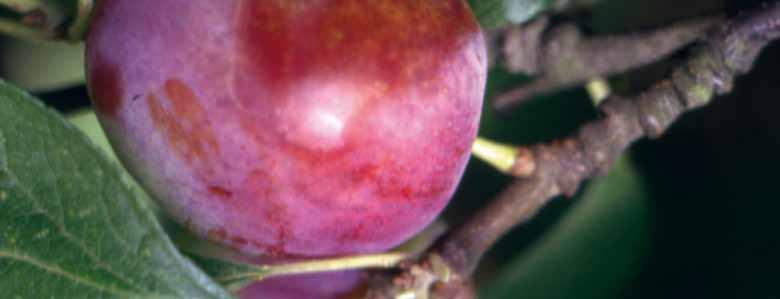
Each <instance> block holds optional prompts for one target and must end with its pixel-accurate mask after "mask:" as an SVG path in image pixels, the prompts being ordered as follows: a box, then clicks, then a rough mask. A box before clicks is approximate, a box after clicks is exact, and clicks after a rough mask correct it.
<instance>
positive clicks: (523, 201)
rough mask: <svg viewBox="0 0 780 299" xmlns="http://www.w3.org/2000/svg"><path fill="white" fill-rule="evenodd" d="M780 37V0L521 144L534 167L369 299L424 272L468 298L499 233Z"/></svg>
mask: <svg viewBox="0 0 780 299" xmlns="http://www.w3.org/2000/svg"><path fill="white" fill-rule="evenodd" d="M778 38H780V4H778V3H776V4H772V5H768V6H764V7H762V9H760V10H758V11H754V12H752V13H749V14H746V15H744V16H742V17H740V18H737V19H734V20H731V21H728V22H724V23H723V24H722V25H721V26H719V27H718V28H717V30H714V31H713V32H712V33H711V34H710V35H709V37H708V39H706V41H705V42H704V43H702V44H701V45H700V46H699V47H698V48H697V49H696V50H695V51H694V52H693V54H692V55H691V56H690V57H689V58H688V60H687V61H686V63H684V64H683V65H681V66H679V67H677V68H676V69H675V70H674V72H673V73H672V75H671V76H670V78H668V79H666V80H664V81H661V82H659V83H657V84H655V85H654V86H653V87H651V88H650V89H649V90H647V91H646V92H644V93H643V94H641V95H638V96H636V97H634V98H620V97H612V98H610V99H608V100H607V101H605V102H604V103H603V104H602V105H601V110H602V111H603V112H604V117H603V118H601V119H599V120H597V121H594V122H592V123H589V124H586V125H585V126H584V127H582V128H581V129H580V130H579V131H578V132H577V133H576V134H575V135H574V136H572V137H570V138H566V139H564V140H560V141H555V142H551V143H546V144H538V145H531V146H527V147H523V149H524V150H523V151H522V152H525V153H524V155H526V157H525V158H524V160H525V161H526V162H529V163H533V165H534V167H533V168H532V171H530V172H528V173H526V174H527V176H526V177H524V178H519V179H518V180H516V181H515V182H514V183H512V184H511V185H510V186H509V187H508V188H507V189H506V190H505V191H504V192H503V193H501V194H500V195H499V196H498V197H497V198H496V199H495V200H494V201H493V202H491V203H490V204H489V205H488V206H487V207H485V208H484V209H483V210H481V211H479V212H478V213H477V214H475V215H474V216H473V217H472V218H471V219H470V220H469V221H467V222H466V223H464V224H463V225H461V226H460V227H459V228H458V229H456V230H454V231H452V232H451V233H449V234H448V235H445V236H444V238H442V239H441V240H440V241H439V242H438V243H437V245H436V246H434V247H433V248H432V249H431V250H430V251H429V253H428V254H427V256H425V257H424V258H423V259H422V260H421V261H420V262H419V263H417V264H416V265H413V266H411V267H409V268H408V270H406V271H404V272H403V273H401V274H400V275H398V276H395V277H394V279H385V280H382V282H381V283H378V284H377V285H375V286H373V287H372V289H371V291H370V292H369V298H396V297H397V296H398V295H399V294H404V293H408V292H409V288H411V287H418V288H419V287H420V284H416V283H415V281H420V279H421V277H427V279H428V280H430V279H431V278H430V277H431V276H434V277H436V278H437V280H436V281H437V282H438V283H428V284H427V285H423V287H426V288H428V289H425V290H424V291H425V292H427V291H431V292H432V294H433V295H434V298H451V297H456V296H460V295H463V296H465V297H464V298H468V296H467V295H468V294H470V292H469V291H468V290H469V287H468V281H469V276H470V275H471V273H472V272H473V271H474V268H475V267H476V265H477V264H478V262H479V260H480V259H481V257H482V255H483V254H484V253H485V252H486V251H487V250H488V249H489V248H490V247H491V246H493V244H494V243H495V242H496V241H497V240H498V239H499V238H500V237H501V236H503V235H504V234H505V233H507V232H508V231H509V230H510V229H512V228H513V227H515V226H517V225H519V224H522V223H524V222H526V221H527V220H528V219H530V218H531V217H533V215H535V214H536V212H537V211H538V210H539V209H540V208H541V207H542V206H544V205H545V204H546V203H547V202H549V201H550V200H551V199H552V198H554V197H556V196H558V195H562V194H565V195H571V194H573V193H574V192H576V190H577V189H578V188H579V185H580V184H581V183H582V182H583V181H584V180H586V179H588V178H592V177H595V176H598V175H601V174H603V173H604V172H606V171H607V169H609V168H610V167H611V165H612V164H613V162H614V161H615V159H616V158H617V157H618V156H619V155H620V154H621V153H622V152H624V151H625V150H626V149H627V148H628V147H629V146H630V145H631V144H632V143H633V142H635V141H636V140H638V139H640V138H643V137H658V136H660V135H661V134H662V133H663V132H664V131H665V130H666V129H667V128H668V127H669V126H670V125H671V124H672V123H673V122H674V121H675V120H676V119H677V118H678V117H679V116H680V115H682V114H683V113H685V112H688V111H691V110H694V109H696V108H699V107H701V106H704V105H706V104H708V103H709V102H710V101H711V100H712V99H713V98H714V97H715V96H717V95H721V94H724V93H728V92H729V91H731V88H732V84H733V81H734V77H735V76H737V75H740V74H744V73H746V72H747V71H748V70H750V68H751V67H752V65H753V63H754V61H755V60H756V58H757V56H758V54H759V53H760V52H761V50H762V49H763V48H764V47H766V46H767V45H768V44H769V42H771V41H773V40H775V39H778ZM528 153H530V155H531V156H530V157H528V156H527V155H528ZM518 161H520V160H518ZM526 166H527V165H526ZM520 167H522V166H520ZM442 265H444V266H446V270H442ZM434 269H435V270H434ZM452 290H460V293H456V294H453V293H452ZM416 292H421V291H420V290H416ZM445 292H446V293H445ZM445 294H446V295H445ZM458 294H460V295H458ZM445 296H450V297H445Z"/></svg>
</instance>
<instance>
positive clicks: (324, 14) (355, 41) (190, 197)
mask: <svg viewBox="0 0 780 299" xmlns="http://www.w3.org/2000/svg"><path fill="white" fill-rule="evenodd" d="M486 72H487V62H486V50H485V44H484V40H483V36H482V32H481V29H480V27H479V25H478V23H477V22H476V20H475V18H474V16H473V15H472V12H471V11H470V9H469V7H468V4H467V3H466V2H465V1H464V0H423V1H421V0H372V1H366V0H267V1H240V0H219V1H214V0H112V1H98V3H97V6H96V8H95V14H94V20H93V24H92V28H91V31H90V32H89V34H88V37H87V78H88V84H89V89H90V93H91V97H92V100H93V103H94V107H95V110H96V112H97V114H98V116H99V119H100V121H101V124H102V126H103V127H104V129H105V131H106V132H107V135H108V136H109V139H110V141H111V143H112V145H113V146H114V148H115V150H116V151H117V153H118V156H119V157H120V159H121V160H122V163H123V164H124V165H125V166H126V167H127V168H128V170H129V171H130V172H131V173H132V174H133V175H134V176H135V177H136V178H137V179H138V180H139V181H140V183H141V184H142V185H143V186H144V188H146V189H147V191H148V192H149V193H150V194H151V195H152V196H153V197H155V198H156V199H157V200H158V201H159V202H161V203H162V205H163V206H164V208H165V209H166V210H167V211H168V212H169V213H170V214H171V215H172V216H173V218H175V219H176V220H177V221H179V222H181V223H182V224H184V225H186V226H187V227H188V228H189V229H191V230H193V231H194V232H196V233H198V234H200V235H201V236H204V237H208V238H209V239H211V240H214V241H217V242H222V243H224V244H227V245H229V246H232V247H234V248H237V249H239V250H242V251H244V252H245V253H250V254H262V255H269V256H285V257H298V258H306V257H322V256H335V255H343V254H353V253H364V252H375V251H382V250H387V249H389V248H391V247H393V246H395V245H397V244H399V243H400V242H403V241H404V240H405V239H407V238H409V237H410V236H412V235H413V234H415V233H416V232H418V231H419V230H421V229H422V228H423V227H424V226H426V225H427V224H428V223H430V222H431V221H432V220H433V219H434V218H435V217H436V216H437V215H438V214H439V213H440V212H441V210H442V209H443V207H444V206H445V205H446V203H447V201H448V200H449V198H450V197H451V196H452V194H453V192H454V190H455V188H456V187H457V184H458V182H459V180H460V178H461V176H462V174H463V171H464V168H465V166H466V163H467V161H468V159H469V155H470V148H471V145H472V143H473V141H474V139H475V136H476V132H477V128H478V123H479V115H480V111H481V107H482V98H483V93H484V88H485V80H486Z"/></svg>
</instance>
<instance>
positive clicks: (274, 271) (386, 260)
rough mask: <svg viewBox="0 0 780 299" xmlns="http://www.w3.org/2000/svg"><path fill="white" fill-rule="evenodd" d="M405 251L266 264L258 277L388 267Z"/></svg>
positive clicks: (401, 257) (403, 256)
mask: <svg viewBox="0 0 780 299" xmlns="http://www.w3.org/2000/svg"><path fill="white" fill-rule="evenodd" d="M406 257H407V255H406V254H405V253H398V252H395V253H382V254H369V255H356V256H349V257H341V258H333V259H323V260H314V261H305V262H297V263H290V264H281V265H273V266H266V267H267V269H268V272H267V273H265V274H264V275H262V277H260V279H265V278H268V277H272V276H284V275H293V274H307V273H318V272H329V271H339V270H356V269H368V268H374V269H389V268H394V267H396V266H397V265H398V263H400V262H401V261H403V260H405V259H406Z"/></svg>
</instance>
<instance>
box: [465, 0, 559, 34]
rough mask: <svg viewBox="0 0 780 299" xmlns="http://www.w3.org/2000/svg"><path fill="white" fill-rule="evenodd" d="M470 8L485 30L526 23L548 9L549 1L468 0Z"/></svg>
mask: <svg viewBox="0 0 780 299" xmlns="http://www.w3.org/2000/svg"><path fill="white" fill-rule="evenodd" d="M469 2H470V4H471V8H472V9H473V10H474V14H475V15H476V16H477V19H479V22H480V24H482V26H484V27H486V28H492V27H501V26H505V25H508V24H510V23H515V24H518V23H523V22H526V21H528V20H530V19H532V18H533V17H535V16H536V15H538V14H539V13H541V12H543V11H545V10H547V9H548V8H549V7H550V2H551V1H550V0H470V1H469Z"/></svg>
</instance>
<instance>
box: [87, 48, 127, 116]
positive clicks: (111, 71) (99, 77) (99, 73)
mask: <svg viewBox="0 0 780 299" xmlns="http://www.w3.org/2000/svg"><path fill="white" fill-rule="evenodd" d="M95 60H96V61H98V62H97V63H94V64H93V69H92V72H90V78H89V79H90V80H89V81H90V85H89V90H90V92H91V93H92V97H93V101H92V103H93V105H94V106H95V110H97V111H98V112H99V113H100V114H103V115H105V116H108V117H111V118H116V117H117V114H118V113H119V109H120V107H122V102H123V101H122V96H123V94H124V81H123V80H122V77H121V76H120V74H119V68H118V67H117V65H115V64H111V63H106V62H105V61H104V60H103V59H100V58H98V59H95Z"/></svg>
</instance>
